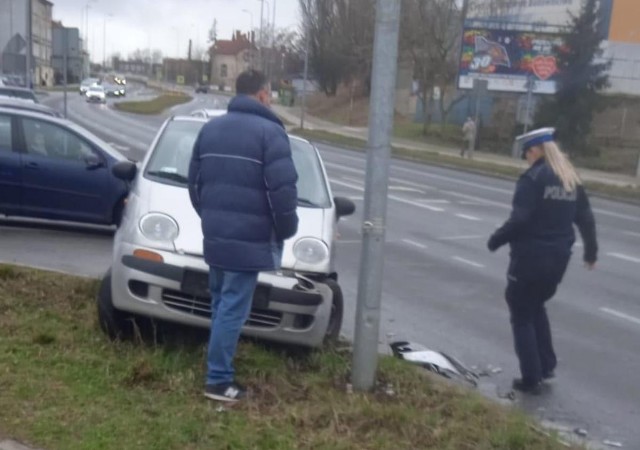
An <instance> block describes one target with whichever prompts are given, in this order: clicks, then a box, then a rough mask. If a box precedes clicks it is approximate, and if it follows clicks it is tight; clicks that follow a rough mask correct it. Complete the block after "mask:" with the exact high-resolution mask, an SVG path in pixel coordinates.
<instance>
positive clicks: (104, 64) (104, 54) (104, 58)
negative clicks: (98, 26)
mask: <svg viewBox="0 0 640 450" xmlns="http://www.w3.org/2000/svg"><path fill="white" fill-rule="evenodd" d="M108 17H113V14H105V16H104V27H103V29H102V35H103V36H102V70H103V72H105V71H106V69H107V18H108Z"/></svg>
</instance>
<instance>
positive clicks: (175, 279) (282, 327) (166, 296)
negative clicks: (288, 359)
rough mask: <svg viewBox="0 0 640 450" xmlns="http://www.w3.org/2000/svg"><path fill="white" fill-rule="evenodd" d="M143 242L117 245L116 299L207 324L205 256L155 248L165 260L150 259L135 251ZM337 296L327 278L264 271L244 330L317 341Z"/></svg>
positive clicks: (142, 311) (134, 309) (140, 310)
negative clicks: (138, 255) (310, 277)
mask: <svg viewBox="0 0 640 450" xmlns="http://www.w3.org/2000/svg"><path fill="white" fill-rule="evenodd" d="M139 248H140V247H138V246H133V245H131V244H128V243H121V244H120V245H119V246H118V250H117V251H116V254H115V255H114V261H113V267H112V281H111V283H112V285H111V292H112V296H113V305H114V306H115V307H116V308H117V309H119V310H122V311H127V312H130V313H134V314H139V315H142V316H147V317H152V318H155V319H159V320H166V321H170V322H176V323H181V324H184V325H190V326H198V327H204V328H208V327H209V326H210V321H211V319H210V317H211V299H210V294H209V292H208V271H209V268H208V266H207V265H206V263H205V262H204V260H203V258H201V257H197V256H192V255H182V254H177V253H173V252H163V251H157V250H153V251H154V252H155V253H158V254H160V255H161V256H162V257H163V260H164V261H163V262H157V261H150V260H147V259H141V258H137V257H135V256H133V252H134V250H135V249H139ZM332 301H333V294H332V291H331V289H330V288H329V287H328V286H327V285H326V284H324V283H319V282H316V281H310V280H308V279H306V278H299V277H294V276H286V275H283V274H280V273H273V272H261V273H260V274H259V276H258V285H257V287H256V290H255V293H254V297H253V305H252V309H251V313H250V316H249V319H248V320H247V322H246V323H245V325H244V327H243V329H242V332H243V334H244V335H246V336H252V337H257V338H261V339H265V340H270V341H276V342H282V343H287V344H296V345H302V346H306V347H318V346H320V345H322V343H323V341H324V337H325V334H326V331H327V326H328V324H329V319H330V316H331V310H332Z"/></svg>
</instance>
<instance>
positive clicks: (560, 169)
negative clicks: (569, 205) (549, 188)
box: [542, 141, 582, 192]
mask: <svg viewBox="0 0 640 450" xmlns="http://www.w3.org/2000/svg"><path fill="white" fill-rule="evenodd" d="M542 150H543V152H544V157H545V160H546V161H547V163H548V164H549V166H551V169H552V170H553V173H555V174H556V175H557V176H558V178H560V181H561V182H562V186H563V187H564V190H565V191H567V192H573V191H574V190H575V189H576V187H577V186H579V185H581V184H582V180H581V179H580V177H579V176H578V173H577V172H576V169H575V168H574V167H573V164H571V161H569V157H568V156H567V155H566V154H565V153H564V152H563V151H562V150H560V147H558V144H556V143H555V142H554V141H551V142H545V143H544V144H542Z"/></svg>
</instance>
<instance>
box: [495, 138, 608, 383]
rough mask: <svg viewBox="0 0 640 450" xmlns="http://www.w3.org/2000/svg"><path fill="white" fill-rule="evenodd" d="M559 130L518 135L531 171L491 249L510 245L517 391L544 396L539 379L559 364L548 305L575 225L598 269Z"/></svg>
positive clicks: (590, 221) (591, 228) (588, 218)
mask: <svg viewBox="0 0 640 450" xmlns="http://www.w3.org/2000/svg"><path fill="white" fill-rule="evenodd" d="M554 133H555V130H554V129H553V128H542V129H539V130H535V131H532V132H530V133H527V134H525V135H522V136H519V137H518V138H517V139H518V141H520V142H521V143H522V147H521V148H522V158H523V159H526V160H527V162H528V163H529V166H530V167H529V169H528V170H527V171H525V172H524V173H523V174H522V176H521V177H520V179H519V180H518V182H517V185H516V189H515V194H514V197H513V209H512V211H511V215H510V217H509V219H508V220H507V221H506V222H505V224H504V225H503V226H502V227H500V228H499V229H498V230H496V232H495V233H493V235H492V236H491V238H490V239H489V242H488V244H487V246H488V248H489V250H490V251H492V252H494V251H496V250H497V249H499V248H500V247H502V246H503V245H505V244H509V245H510V247H511V254H510V256H511V258H510V263H509V269H508V272H507V288H506V293H505V297H506V301H507V305H508V307H509V313H510V316H511V328H512V332H513V339H514V345H515V351H516V355H517V357H518V360H519V362H520V373H521V378H517V379H514V380H513V388H514V389H516V390H518V391H522V392H527V393H531V394H539V393H540V388H541V382H542V381H543V380H546V379H550V378H553V376H554V370H555V368H556V364H557V359H556V354H555V351H554V348H553V342H552V337H551V327H550V324H549V319H548V317H547V312H546V309H545V303H546V302H547V301H548V300H549V299H551V298H552V297H553V296H554V294H555V293H556V290H557V288H558V285H559V284H560V282H561V281H562V278H563V276H564V273H565V271H566V268H567V265H568V263H569V259H570V257H571V248H572V246H573V243H574V241H575V232H574V228H573V225H574V224H575V225H577V227H578V230H579V231H580V234H581V236H582V241H583V243H584V255H583V259H584V263H585V265H586V267H587V268H588V269H590V270H591V269H593V268H594V265H595V263H596V259H597V253H598V244H597V240H596V225H595V220H594V217H593V213H592V211H591V207H590V205H589V199H588V197H587V194H586V192H585V190H584V188H583V186H582V183H581V181H580V178H579V177H578V175H577V173H576V171H575V169H574V167H573V166H572V165H571V163H570V162H569V159H568V158H567V156H566V155H565V154H564V153H562V151H561V150H560V148H559V147H558V144H556V142H555V140H554Z"/></svg>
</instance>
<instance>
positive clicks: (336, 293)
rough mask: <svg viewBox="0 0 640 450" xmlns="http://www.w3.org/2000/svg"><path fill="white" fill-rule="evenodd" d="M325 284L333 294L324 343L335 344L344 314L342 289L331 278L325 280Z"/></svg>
mask: <svg viewBox="0 0 640 450" xmlns="http://www.w3.org/2000/svg"><path fill="white" fill-rule="evenodd" d="M324 282H325V284H326V285H327V286H329V288H330V289H331V292H333V299H332V303H331V316H330V317H329V324H328V325H327V332H326V333H325V339H324V340H325V342H326V343H335V342H337V341H338V339H339V338H340V329H341V328H342V316H343V314H344V298H343V296H342V288H341V287H340V285H339V284H338V282H337V281H336V280H334V279H333V278H327V279H326V280H325V281H324Z"/></svg>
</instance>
